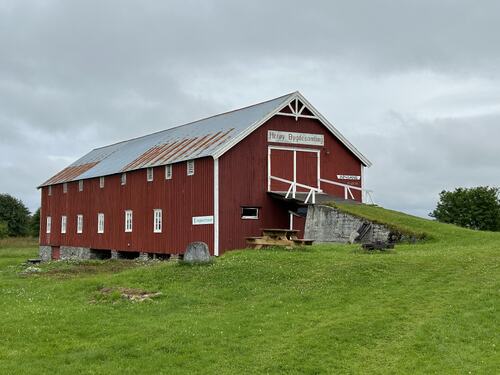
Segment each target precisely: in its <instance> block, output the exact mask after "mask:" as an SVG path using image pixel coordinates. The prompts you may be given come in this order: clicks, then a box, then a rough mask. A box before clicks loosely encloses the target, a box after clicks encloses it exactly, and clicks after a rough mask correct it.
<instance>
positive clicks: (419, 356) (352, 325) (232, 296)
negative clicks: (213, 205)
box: [0, 206, 500, 374]
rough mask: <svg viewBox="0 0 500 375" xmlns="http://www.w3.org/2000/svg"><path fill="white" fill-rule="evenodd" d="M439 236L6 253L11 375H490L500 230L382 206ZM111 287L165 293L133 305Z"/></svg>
mask: <svg viewBox="0 0 500 375" xmlns="http://www.w3.org/2000/svg"><path fill="white" fill-rule="evenodd" d="M347 209H352V210H357V214H359V215H370V216H371V218H372V219H377V220H381V221H386V222H390V223H392V224H393V225H399V226H404V227H406V228H407V229H408V230H414V231H422V232H425V233H428V234H429V236H430V237H431V239H430V240H427V241H425V242H422V243H419V244H415V245H411V244H405V245H398V246H397V247H396V249H395V250H394V251H393V252H390V253H373V254H367V253H364V252H362V251H360V250H359V246H357V245H353V246H347V245H321V246H314V247H312V248H311V249H308V250H301V251H286V250H280V249H269V250H262V251H248V250H243V251H234V252H230V253H228V254H226V255H224V256H223V257H221V258H219V259H217V260H216V262H215V263H214V264H212V265H210V266H195V267H190V266H183V265H179V264H174V263H168V262H164V263H157V264H141V263H137V264H135V263H133V262H130V261H100V262H98V261H94V262H86V263H81V264H79V263H65V262H57V263H51V264H45V265H43V266H42V267H41V272H36V273H32V274H28V275H27V274H23V273H20V272H22V271H23V269H24V267H22V266H20V263H21V262H22V261H23V260H24V259H26V258H27V257H28V256H34V255H35V253H36V248H34V247H33V248H17V249H16V248H3V249H0V285H1V288H0V311H2V314H1V315H0V323H1V324H0V337H2V340H0V368H1V369H2V373H6V374H16V373H20V374H21V373H22V374H27V373H37V374H45V373H46V374H49V373H50V374H52V373H63V374H64V373H68V374H74V373H82V374H86V373H106V374H118V373H119V374H137V373H141V374H158V373H165V374H167V373H168V374H185V373H190V374H236V373H244V374H263V373H269V374H282V373H291V374H332V373H333V374H353V373H363V374H364V373H370V374H387V373H397V374H415V373H420V374H429V373H439V374H457V373H480V374H494V373H496V371H497V369H498V368H499V367H500V363H499V359H498V358H499V357H498V352H497V348H498V345H499V343H498V335H497V327H498V325H499V321H498V313H497V308H498V302H499V297H498V290H499V286H500V283H499V269H498V254H499V247H500V234H498V233H486V232H473V231H469V230H465V229H461V228H457V227H454V226H451V225H444V224H439V223H435V222H432V221H428V220H424V219H419V218H415V217H411V216H408V215H404V214H401V213H397V212H394V211H389V210H384V209H381V208H376V207H364V206H359V207H358V206H352V207H350V208H347ZM103 287H105V288H106V290H109V289H112V290H118V289H113V288H132V289H140V290H144V291H155V292H161V293H162V295H161V296H159V297H157V298H154V299H153V300H151V301H149V302H142V303H133V302H131V301H129V300H126V299H123V298H121V297H120V295H119V293H118V294H117V293H113V294H111V295H107V294H103V293H102V292H101V290H102V288H103Z"/></svg>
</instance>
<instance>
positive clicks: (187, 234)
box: [40, 158, 213, 253]
mask: <svg viewBox="0 0 500 375" xmlns="http://www.w3.org/2000/svg"><path fill="white" fill-rule="evenodd" d="M153 171H154V172H153V173H154V175H153V176H154V180H153V181H152V182H148V181H147V180H146V169H141V170H137V171H133V172H127V183H126V185H124V186H122V185H121V183H120V176H121V175H120V174H116V175H112V176H106V177H105V183H104V188H103V189H101V188H100V187H99V178H94V179H89V180H85V181H84V189H83V191H82V192H79V191H78V182H77V181H75V182H71V183H68V193H67V194H63V191H62V184H60V185H54V186H53V187H52V196H48V195H47V190H48V188H46V187H45V188H43V189H42V219H41V229H40V231H41V237H40V241H41V244H42V245H53V246H61V245H63V246H64V245H67V246H82V247H90V248H92V249H113V250H120V251H126V250H130V251H142V252H155V253H182V252H184V249H185V248H186V246H187V244H189V243H190V242H192V241H203V242H206V243H207V244H208V245H209V247H210V250H211V251H212V252H213V225H192V217H193V216H208V215H213V160H212V159H211V158H202V159H197V160H196V161H195V174H194V175H193V176H187V174H186V163H185V162H182V163H177V164H174V165H173V167H172V176H173V177H172V179H171V180H165V168H164V167H163V166H162V167H156V168H154V169H153ZM156 208H161V209H162V214H163V228H162V229H163V230H162V233H153V210H154V209H156ZM125 210H132V211H133V230H132V232H131V233H125ZM98 213H104V233H103V234H98V233H97V214H98ZM78 214H82V215H83V216H84V221H83V233H82V234H77V233H76V229H77V228H76V220H77V219H76V217H77V215H78ZM62 215H66V216H67V217H68V219H67V220H68V221H67V230H66V234H61V216H62ZM47 216H51V217H52V230H51V233H50V234H46V217H47Z"/></svg>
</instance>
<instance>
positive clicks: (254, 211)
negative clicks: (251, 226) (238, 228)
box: [241, 207, 259, 219]
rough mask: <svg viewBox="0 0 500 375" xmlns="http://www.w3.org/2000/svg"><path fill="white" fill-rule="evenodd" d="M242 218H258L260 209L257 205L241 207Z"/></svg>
mask: <svg viewBox="0 0 500 375" xmlns="http://www.w3.org/2000/svg"><path fill="white" fill-rule="evenodd" d="M241 218H242V219H258V218H259V209H258V208H257V207H241Z"/></svg>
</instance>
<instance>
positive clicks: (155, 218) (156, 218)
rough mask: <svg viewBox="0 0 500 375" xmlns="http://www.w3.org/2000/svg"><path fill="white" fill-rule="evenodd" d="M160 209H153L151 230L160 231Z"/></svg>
mask: <svg viewBox="0 0 500 375" xmlns="http://www.w3.org/2000/svg"><path fill="white" fill-rule="evenodd" d="M161 226H162V211H161V209H160V208H157V209H154V210H153V232H154V233H161Z"/></svg>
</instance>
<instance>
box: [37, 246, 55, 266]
mask: <svg viewBox="0 0 500 375" xmlns="http://www.w3.org/2000/svg"><path fill="white" fill-rule="evenodd" d="M38 253H39V254H40V259H41V260H42V262H47V261H49V260H51V259H52V246H40V247H39V250H38Z"/></svg>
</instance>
